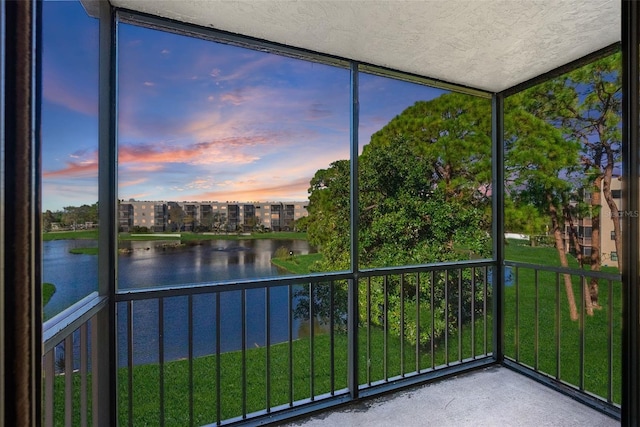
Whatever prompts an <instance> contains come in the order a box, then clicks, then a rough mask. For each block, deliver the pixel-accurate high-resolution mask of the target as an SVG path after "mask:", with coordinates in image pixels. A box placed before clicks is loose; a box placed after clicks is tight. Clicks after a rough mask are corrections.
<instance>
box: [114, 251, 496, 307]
mask: <svg viewBox="0 0 640 427" xmlns="http://www.w3.org/2000/svg"><path fill="white" fill-rule="evenodd" d="M495 264H496V263H495V261H493V260H487V259H482V260H464V261H451V262H441V263H431V264H421V265H409V266H398V267H386V268H371V269H363V270H360V271H358V272H355V273H351V272H345V271H341V272H330V273H316V274H308V275H292V276H286V277H277V278H259V279H247V280H229V281H220V282H205V283H186V284H181V285H168V286H158V287H153V288H135V289H120V290H118V292H117V293H116V296H115V301H116V302H123V301H135V300H142V299H152V298H160V297H172V296H185V295H197V294H208V293H221V292H229V291H239V290H249V289H263V288H270V287H278V286H287V285H297V284H301V283H304V284H306V283H321V282H327V281H332V280H333V281H335V280H349V279H354V278H357V277H360V278H362V277H373V276H383V275H387V274H402V273H420V272H427V271H442V270H450V269H455V268H471V267H490V266H493V265H495Z"/></svg>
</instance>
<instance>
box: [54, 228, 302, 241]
mask: <svg viewBox="0 0 640 427" xmlns="http://www.w3.org/2000/svg"><path fill="white" fill-rule="evenodd" d="M132 234H135V236H132ZM141 234H142V235H141ZM163 234H167V236H163ZM174 234H180V238H179V239H180V240H181V241H185V242H190V241H199V240H256V239H274V240H307V233H300V232H295V231H274V232H268V233H251V234H250V235H244V234H204V233H191V232H181V233H173V232H171V233H169V232H167V233H146V235H145V233H119V234H118V239H119V240H132V241H146V240H157V239H159V238H166V239H177V238H176V237H174V236H172V235H174ZM79 239H83V240H98V230H97V229H95V230H78V231H51V232H46V233H42V240H44V241H45V242H48V241H51V240H79Z"/></svg>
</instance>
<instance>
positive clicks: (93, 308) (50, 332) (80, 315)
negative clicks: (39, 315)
mask: <svg viewBox="0 0 640 427" xmlns="http://www.w3.org/2000/svg"><path fill="white" fill-rule="evenodd" d="M106 306H107V297H105V296H99V295H98V292H92V293H91V294H89V295H87V296H86V297H84V298H83V299H81V300H80V301H78V302H77V303H75V304H73V305H72V306H70V307H68V308H67V309H66V310H64V311H63V312H61V313H59V314H57V315H55V316H54V317H52V318H51V319H49V320H47V321H46V322H45V323H44V324H43V325H42V339H43V342H44V353H46V352H48V351H50V350H52V349H53V348H54V347H55V346H56V345H58V344H59V343H60V342H62V341H63V340H64V339H65V338H66V337H67V336H69V335H71V334H72V333H73V332H74V331H75V330H76V329H78V328H79V327H80V326H81V325H82V324H84V323H86V322H87V321H88V320H89V319H91V318H92V317H93V316H95V315H96V313H98V312H99V311H100V310H102V309H103V308H105V307H106Z"/></svg>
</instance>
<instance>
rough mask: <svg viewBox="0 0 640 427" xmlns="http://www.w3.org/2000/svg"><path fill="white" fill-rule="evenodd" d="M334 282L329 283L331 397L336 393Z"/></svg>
mask: <svg viewBox="0 0 640 427" xmlns="http://www.w3.org/2000/svg"><path fill="white" fill-rule="evenodd" d="M335 285H336V284H335V282H334V281H333V280H332V281H331V282H329V286H330V288H329V334H330V335H329V347H330V348H331V354H330V359H329V363H330V365H331V366H330V367H329V369H330V372H329V375H330V376H331V380H330V381H331V395H332V396H333V395H334V394H335V391H336V372H335V371H336V363H335V356H336V354H335V353H336V342H335V331H334V329H335V303H334V301H333V298H334V291H335V289H334V288H335Z"/></svg>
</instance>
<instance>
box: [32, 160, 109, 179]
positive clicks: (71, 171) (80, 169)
mask: <svg viewBox="0 0 640 427" xmlns="http://www.w3.org/2000/svg"><path fill="white" fill-rule="evenodd" d="M78 176H84V177H94V176H95V177H96V178H97V177H98V163H97V162H95V161H89V162H67V163H66V167H65V168H63V169H58V170H54V171H44V172H43V173H42V177H43V178H68V177H78Z"/></svg>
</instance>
